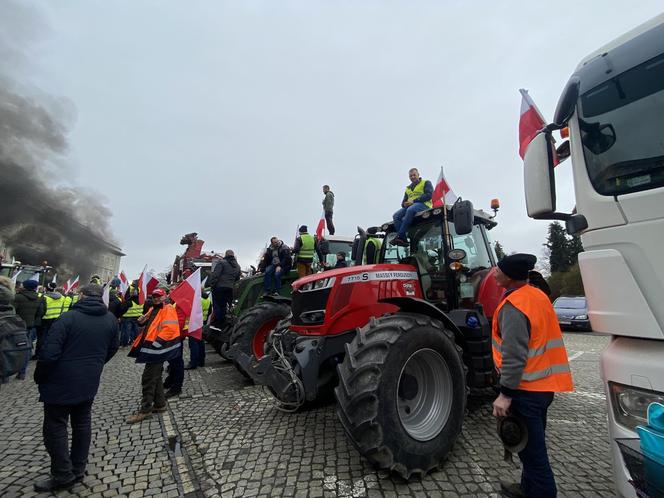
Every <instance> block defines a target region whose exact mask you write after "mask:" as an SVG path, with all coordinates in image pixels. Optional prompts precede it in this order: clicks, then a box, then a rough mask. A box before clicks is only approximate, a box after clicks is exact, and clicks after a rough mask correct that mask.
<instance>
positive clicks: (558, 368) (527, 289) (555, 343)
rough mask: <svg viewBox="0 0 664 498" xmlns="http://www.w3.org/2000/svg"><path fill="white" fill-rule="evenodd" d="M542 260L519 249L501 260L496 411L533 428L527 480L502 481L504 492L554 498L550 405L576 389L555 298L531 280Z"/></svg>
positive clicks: (523, 456)
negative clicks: (549, 444)
mask: <svg viewBox="0 0 664 498" xmlns="http://www.w3.org/2000/svg"><path fill="white" fill-rule="evenodd" d="M536 261H537V258H536V257H535V256H533V255H532V254H513V255H510V256H506V257H505V258H503V259H502V260H501V261H499V262H498V268H497V270H496V277H495V278H496V282H497V284H498V285H499V286H501V287H503V288H504V289H505V294H504V296H503V300H502V301H501V303H500V304H499V305H498V308H497V309H496V311H495V313H494V320H493V331H492V336H493V359H494V363H495V366H496V368H497V369H498V371H499V372H500V395H499V396H498V398H496V400H495V401H494V402H493V415H494V416H495V417H505V416H507V415H508V414H511V415H514V416H516V417H517V418H520V419H521V420H522V421H523V422H524V423H525V425H526V427H527V429H528V442H527V444H526V446H525V448H524V449H523V450H522V451H520V452H519V459H520V460H521V464H522V466H523V470H522V474H521V483H520V484H517V483H505V482H501V488H502V491H503V493H504V494H505V495H507V496H512V497H519V496H537V497H542V498H548V497H555V496H556V482H555V479H554V476H553V471H552V470H551V465H550V463H549V457H548V454H547V450H546V441H545V433H544V429H545V427H546V414H547V409H548V407H549V405H550V404H551V402H552V401H553V396H554V393H556V392H564V391H572V390H573V384H572V374H571V372H570V368H569V362H568V359H567V351H566V350H565V344H564V343H563V339H562V334H561V332H560V326H559V325H558V319H557V317H556V313H555V311H554V310H553V306H552V305H551V301H550V300H549V298H548V297H547V296H546V294H544V293H543V292H542V291H541V290H539V289H537V288H536V287H533V286H532V285H528V272H529V271H530V270H532V269H533V267H534V266H535V262H536Z"/></svg>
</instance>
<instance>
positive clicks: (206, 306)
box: [201, 297, 212, 323]
mask: <svg viewBox="0 0 664 498" xmlns="http://www.w3.org/2000/svg"><path fill="white" fill-rule="evenodd" d="M211 304H212V302H211V300H210V298H209V297H207V298H205V297H202V298H201V306H203V323H205V322H207V319H208V316H210V305H211Z"/></svg>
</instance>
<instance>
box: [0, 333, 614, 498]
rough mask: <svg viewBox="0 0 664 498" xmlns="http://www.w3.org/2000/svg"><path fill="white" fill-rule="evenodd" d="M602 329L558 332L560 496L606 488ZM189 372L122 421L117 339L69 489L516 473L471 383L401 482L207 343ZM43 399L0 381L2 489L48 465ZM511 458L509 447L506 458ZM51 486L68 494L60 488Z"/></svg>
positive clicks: (382, 486)
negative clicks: (458, 431) (174, 390)
mask: <svg viewBox="0 0 664 498" xmlns="http://www.w3.org/2000/svg"><path fill="white" fill-rule="evenodd" d="M607 341H608V338H607V337H602V336H599V335H595V334H575V333H567V334H566V335H565V342H566V344H567V348H568V351H569V354H570V357H571V358H572V362H571V363H572V368H573V372H574V380H575V384H576V391H575V392H574V393H569V394H561V395H558V396H557V397H556V400H555V401H554V403H553V405H552V407H551V409H550V412H549V425H548V427H547V437H548V446H549V453H550V457H551V460H552V465H553V467H554V472H555V474H556V479H557V483H558V487H559V491H560V496H584V497H592V496H597V497H599V496H602V497H605V496H613V495H614V491H613V485H612V482H611V469H610V463H609V453H608V442H607V435H606V416H605V405H604V394H603V391H602V385H601V381H600V379H599V372H598V360H599V352H600V351H601V349H602V348H603V347H604V345H606V343H607ZM207 358H208V361H207V366H206V367H205V368H203V369H197V370H193V371H188V372H187V378H186V380H185V389H184V392H183V394H182V395H181V396H180V397H179V398H176V399H174V400H171V401H170V403H169V411H168V412H167V413H166V414H164V415H163V416H153V417H152V418H151V419H149V420H147V421H145V422H143V423H142V424H140V425H134V426H130V425H127V424H125V423H124V419H125V417H126V416H127V415H128V414H129V413H131V412H132V411H133V410H134V409H135V408H136V407H137V405H138V400H139V395H140V392H139V391H140V373H141V369H142V367H141V366H140V365H136V364H134V363H133V360H130V359H128V358H127V357H126V350H125V351H120V353H119V354H118V355H117V356H116V357H115V358H114V359H113V360H112V361H111V362H110V363H109V365H107V367H106V369H105V371H104V376H103V379H102V387H101V389H100V392H99V395H98V397H97V399H96V401H95V405H94V410H93V432H94V434H93V443H92V449H91V455H90V464H89V466H88V476H87V477H86V479H85V480H84V482H83V483H82V484H78V485H76V486H75V487H74V488H73V489H72V491H71V493H72V494H73V495H76V496H115V495H128V496H132V497H134V496H151V495H156V496H192V497H193V496H223V497H227V496H228V497H232V496H237V497H240V496H265V497H267V496H296V497H317V496H348V497H364V496H367V497H373V496H376V497H378V496H380V497H391V496H394V497H396V496H450V497H456V496H498V480H499V479H510V478H512V479H514V480H517V479H518V476H519V473H520V470H519V467H518V464H517V463H508V462H504V461H503V458H502V457H503V452H502V449H501V446H500V444H499V442H498V439H497V436H496V434H495V421H494V419H493V418H492V417H491V412H490V406H491V401H492V399H493V394H492V393H491V392H473V393H471V397H470V399H469V404H468V413H467V416H466V419H465V422H464V428H463V433H462V435H461V437H460V438H459V440H458V441H457V443H456V445H455V447H454V450H453V452H452V454H451V455H450V457H449V459H448V461H447V462H446V464H445V465H444V467H443V469H442V470H439V471H437V472H434V473H433V474H430V475H429V476H427V477H425V478H424V479H422V480H421V481H414V482H409V483H405V482H403V481H401V480H399V479H397V478H392V477H390V476H388V475H387V474H386V473H385V472H377V471H376V470H374V469H373V468H372V467H371V466H370V465H369V464H368V463H367V462H366V461H365V460H363V459H362V458H361V457H360V456H359V454H358V453H357V452H356V450H355V449H354V448H353V446H352V445H351V444H350V443H349V441H348V440H347V439H346V436H345V434H344V433H343V430H342V428H341V425H340V424H339V423H338V422H337V420H336V415H335V413H334V406H333V405H328V406H323V407H319V408H316V409H312V410H309V411H306V412H302V413H297V414H285V413H282V412H280V411H278V410H276V409H275V408H274V407H273V405H272V404H271V400H270V397H269V396H268V395H266V394H265V393H264V392H263V390H262V389H261V388H259V387H257V386H253V385H251V384H249V383H248V382H247V381H246V380H245V379H244V378H243V377H242V376H241V375H240V374H239V373H238V372H237V371H236V370H235V369H234V367H232V366H231V365H230V364H228V363H225V362H224V361H223V360H221V358H219V357H218V356H217V355H216V354H215V353H213V352H211V351H208V357H207ZM41 418H42V408H41V405H40V403H38V402H37V390H36V387H35V386H34V384H32V382H28V381H26V382H20V381H16V380H12V381H11V382H10V383H9V384H7V385H4V386H2V388H1V390H0V496H35V493H34V492H33V491H32V482H33V481H34V480H35V479H36V478H38V477H41V476H44V475H45V474H46V472H47V471H48V457H47V455H46V452H45V450H44V448H43V444H42V438H41ZM517 461H518V459H516V458H515V462H517ZM58 496H70V494H69V493H68V492H61V493H58Z"/></svg>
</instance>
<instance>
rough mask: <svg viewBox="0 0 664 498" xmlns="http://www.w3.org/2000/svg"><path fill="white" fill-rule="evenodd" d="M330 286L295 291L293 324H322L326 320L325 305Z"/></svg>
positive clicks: (293, 297) (292, 303)
mask: <svg viewBox="0 0 664 498" xmlns="http://www.w3.org/2000/svg"><path fill="white" fill-rule="evenodd" d="M330 290H332V289H330V288H328V289H320V290H314V291H308V292H299V291H297V292H293V295H292V296H291V297H292V302H291V310H292V312H293V318H292V322H291V323H292V324H293V325H320V324H321V323H323V322H324V321H325V306H326V305H327V298H328V297H329V295H330Z"/></svg>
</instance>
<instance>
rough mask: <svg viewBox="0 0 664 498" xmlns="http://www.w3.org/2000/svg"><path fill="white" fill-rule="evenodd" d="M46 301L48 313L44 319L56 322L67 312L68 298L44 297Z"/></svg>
mask: <svg viewBox="0 0 664 498" xmlns="http://www.w3.org/2000/svg"><path fill="white" fill-rule="evenodd" d="M44 299H46V313H44V316H43V317H42V319H44V320H55V319H56V318H59V317H60V315H62V313H64V312H65V311H67V304H68V302H67V298H65V297H61V298H60V299H53V298H52V297H50V296H44Z"/></svg>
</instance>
